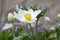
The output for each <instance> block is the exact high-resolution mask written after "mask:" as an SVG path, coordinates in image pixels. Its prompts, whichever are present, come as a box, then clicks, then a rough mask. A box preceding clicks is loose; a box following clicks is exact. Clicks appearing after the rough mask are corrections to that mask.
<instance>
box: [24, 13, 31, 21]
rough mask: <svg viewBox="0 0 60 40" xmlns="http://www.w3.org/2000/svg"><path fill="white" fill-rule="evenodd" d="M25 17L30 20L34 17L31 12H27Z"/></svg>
mask: <svg viewBox="0 0 60 40" xmlns="http://www.w3.org/2000/svg"><path fill="white" fill-rule="evenodd" d="M24 18H25V20H28V21H30V20H31V19H32V15H31V14H30V13H26V14H25V15H24Z"/></svg>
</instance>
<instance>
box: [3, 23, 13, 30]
mask: <svg viewBox="0 0 60 40" xmlns="http://www.w3.org/2000/svg"><path fill="white" fill-rule="evenodd" d="M12 27H13V24H11V23H6V24H5V25H4V26H3V28H2V30H7V29H10V28H12Z"/></svg>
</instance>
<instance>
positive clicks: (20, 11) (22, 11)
mask: <svg viewBox="0 0 60 40" xmlns="http://www.w3.org/2000/svg"><path fill="white" fill-rule="evenodd" d="M26 12H27V11H26V10H22V9H20V10H19V11H18V14H25V13H26Z"/></svg>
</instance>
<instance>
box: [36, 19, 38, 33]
mask: <svg viewBox="0 0 60 40" xmlns="http://www.w3.org/2000/svg"><path fill="white" fill-rule="evenodd" d="M37 32H38V19H37V20H36V33H37Z"/></svg>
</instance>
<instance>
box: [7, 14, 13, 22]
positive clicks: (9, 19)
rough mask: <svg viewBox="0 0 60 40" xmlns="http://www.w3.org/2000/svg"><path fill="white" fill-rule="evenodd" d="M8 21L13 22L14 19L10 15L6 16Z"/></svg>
mask: <svg viewBox="0 0 60 40" xmlns="http://www.w3.org/2000/svg"><path fill="white" fill-rule="evenodd" d="M8 21H10V22H12V21H14V17H13V15H12V14H11V13H9V14H8Z"/></svg>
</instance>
